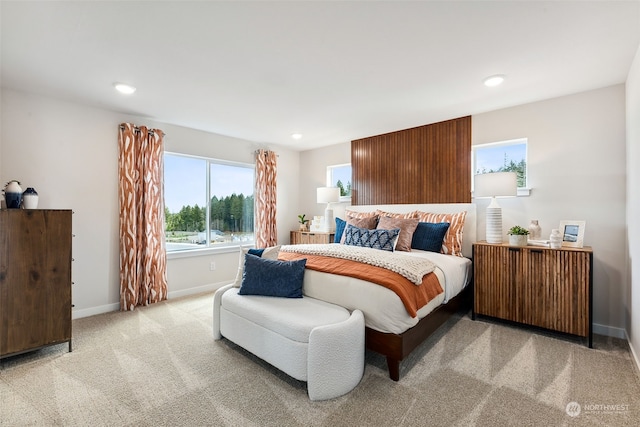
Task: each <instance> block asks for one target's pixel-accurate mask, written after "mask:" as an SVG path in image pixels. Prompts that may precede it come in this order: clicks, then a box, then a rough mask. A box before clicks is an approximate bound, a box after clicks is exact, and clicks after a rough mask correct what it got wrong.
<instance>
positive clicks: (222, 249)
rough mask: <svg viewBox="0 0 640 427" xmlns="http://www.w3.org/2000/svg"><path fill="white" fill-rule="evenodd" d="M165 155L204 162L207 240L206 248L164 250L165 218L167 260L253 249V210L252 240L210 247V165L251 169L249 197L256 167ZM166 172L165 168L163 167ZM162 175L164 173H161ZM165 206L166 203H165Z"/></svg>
mask: <svg viewBox="0 0 640 427" xmlns="http://www.w3.org/2000/svg"><path fill="white" fill-rule="evenodd" d="M165 155H170V156H177V157H187V158H192V159H198V160H203V161H204V162H205V166H206V167H205V171H206V173H205V181H206V186H205V192H206V194H205V197H206V204H205V208H206V210H205V231H204V232H205V233H206V235H207V236H208V238H207V242H206V246H202V247H198V248H192V249H181V250H175V251H167V249H166V218H165V224H164V226H163V229H164V231H165V253H166V255H167V259H175V258H188V257H194V256H204V255H210V254H213V253H231V252H237V251H238V250H239V248H244V247H249V248H250V247H253V246H254V245H255V210H254V217H253V219H252V221H253V225H254V239H253V240H250V241H240V242H229V243H220V244H216V245H212V244H211V242H210V240H211V198H212V197H213V195H212V194H211V165H212V164H217V165H225V166H234V167H242V168H247V169H251V171H252V172H253V177H252V185H253V193H252V194H251V196H254V195H255V170H256V165H255V164H254V163H244V162H235V161H230V160H222V159H216V158H212V157H205V156H197V155H192V154H184V153H179V152H175V151H164V152H163V156H165ZM165 170H166V167H165ZM163 175H164V172H163ZM163 180H164V176H163ZM254 202H255V197H254ZM165 206H166V203H165Z"/></svg>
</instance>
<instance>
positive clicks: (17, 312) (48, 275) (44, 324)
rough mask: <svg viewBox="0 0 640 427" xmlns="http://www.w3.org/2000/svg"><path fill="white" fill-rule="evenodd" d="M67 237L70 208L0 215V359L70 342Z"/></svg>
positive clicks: (69, 261) (21, 211)
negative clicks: (0, 357) (8, 355)
mask: <svg viewBox="0 0 640 427" xmlns="http://www.w3.org/2000/svg"><path fill="white" fill-rule="evenodd" d="M71 237H72V234H71V211H70V210H22V209H10V210H4V211H0V356H4V355H7V354H12V353H19V352H23V351H26V350H30V349H36V348H39V347H42V346H45V345H50V344H56V343H62V342H69V343H70V342H71ZM69 348H71V345H69Z"/></svg>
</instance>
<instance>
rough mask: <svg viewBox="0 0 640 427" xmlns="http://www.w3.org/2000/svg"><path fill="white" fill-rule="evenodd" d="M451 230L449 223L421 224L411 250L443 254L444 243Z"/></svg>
mask: <svg viewBox="0 0 640 427" xmlns="http://www.w3.org/2000/svg"><path fill="white" fill-rule="evenodd" d="M448 229H449V223H448V222H439V223H434V222H419V223H418V227H416V231H414V232H413V238H412V239H411V249H419V250H423V251H431V252H442V241H443V240H444V235H445V234H447V230H448Z"/></svg>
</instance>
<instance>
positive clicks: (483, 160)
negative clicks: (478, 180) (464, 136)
mask: <svg viewBox="0 0 640 427" xmlns="http://www.w3.org/2000/svg"><path fill="white" fill-rule="evenodd" d="M505 154H506V156H507V163H508V162H509V161H511V160H513V161H514V162H516V163H518V162H519V161H520V160H522V159H526V144H524V143H523V144H517V145H495V146H493V147H483V148H482V149H481V150H475V156H476V159H475V161H476V164H475V165H474V166H475V170H474V174H475V173H477V172H478V171H482V169H483V168H484V169H486V170H487V171H489V170H494V171H495V170H498V169H499V168H500V167H502V166H504V157H505Z"/></svg>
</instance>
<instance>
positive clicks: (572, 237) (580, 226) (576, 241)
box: [558, 220, 586, 248]
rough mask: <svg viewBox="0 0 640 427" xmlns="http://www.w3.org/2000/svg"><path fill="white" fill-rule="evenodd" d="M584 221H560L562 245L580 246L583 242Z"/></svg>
mask: <svg viewBox="0 0 640 427" xmlns="http://www.w3.org/2000/svg"><path fill="white" fill-rule="evenodd" d="M585 225H586V222H585V221H575V220H562V221H560V227H558V228H559V230H560V234H562V246H563V247H569V248H582V246H583V242H584V229H585Z"/></svg>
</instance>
